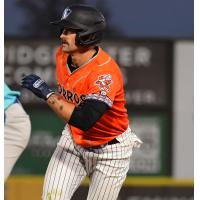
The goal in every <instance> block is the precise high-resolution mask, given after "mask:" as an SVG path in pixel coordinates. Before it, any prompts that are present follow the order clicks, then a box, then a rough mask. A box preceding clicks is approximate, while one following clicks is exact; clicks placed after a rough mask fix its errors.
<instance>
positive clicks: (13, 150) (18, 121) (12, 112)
mask: <svg viewBox="0 0 200 200" xmlns="http://www.w3.org/2000/svg"><path fill="white" fill-rule="evenodd" d="M19 96H20V93H19V92H18V91H12V90H10V88H9V87H8V86H7V85H6V83H4V182H5V181H6V179H7V177H8V176H9V175H10V173H11V171H12V168H13V166H14V164H15V163H16V161H17V159H18V158H19V156H20V155H21V153H22V152H23V150H24V149H25V147H26V146H27V144H28V141H29V138H30V133H31V123H30V119H29V116H28V115H27V114H26V112H25V111H24V109H23V107H22V105H21V104H20V102H19V100H18V97H19Z"/></svg>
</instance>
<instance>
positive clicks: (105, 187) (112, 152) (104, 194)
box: [102, 145, 114, 199]
mask: <svg viewBox="0 0 200 200" xmlns="http://www.w3.org/2000/svg"><path fill="white" fill-rule="evenodd" d="M111 149H112V145H111ZM113 153H114V152H113V149H112V158H111V159H113ZM110 162H112V161H110ZM110 170H112V169H111V168H110ZM111 174H112V172H111ZM108 185H109V181H108V182H107V186H105V188H106V189H107V191H109V190H110V189H108ZM111 188H112V186H111ZM109 193H110V192H109ZM105 194H106V195H107V192H106V191H104V195H103V197H102V199H105V197H104V196H105ZM108 196H109V194H108Z"/></svg>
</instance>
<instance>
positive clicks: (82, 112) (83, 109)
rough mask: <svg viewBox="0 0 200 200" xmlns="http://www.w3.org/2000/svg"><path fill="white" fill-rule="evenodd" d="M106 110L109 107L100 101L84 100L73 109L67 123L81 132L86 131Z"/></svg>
mask: <svg viewBox="0 0 200 200" xmlns="http://www.w3.org/2000/svg"><path fill="white" fill-rule="evenodd" d="M108 108H109V106H108V105H107V104H106V103H104V102H102V101H98V100H85V101H84V102H83V103H81V104H80V105H79V106H78V107H76V108H75V109H74V111H73V113H72V116H71V118H70V120H69V122H68V123H69V124H70V125H72V126H75V127H76V128H79V129H81V130H83V131H87V130H88V129H90V128H91V127H92V126H93V125H94V124H95V123H96V121H97V120H98V119H99V118H100V117H101V116H102V115H103V114H104V113H105V111H106V110H107V109H108Z"/></svg>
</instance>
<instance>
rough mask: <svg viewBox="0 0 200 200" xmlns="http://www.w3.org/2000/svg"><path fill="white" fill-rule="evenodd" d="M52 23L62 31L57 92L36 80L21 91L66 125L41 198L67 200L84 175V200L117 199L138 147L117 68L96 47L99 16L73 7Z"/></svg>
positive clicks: (32, 78)
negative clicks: (39, 100) (33, 96)
mask: <svg viewBox="0 0 200 200" xmlns="http://www.w3.org/2000/svg"><path fill="white" fill-rule="evenodd" d="M52 23H53V24H54V25H57V26H58V27H60V29H61V35H60V40H61V45H60V47H59V48H58V50H57V55H56V73H57V82H58V93H56V92H54V91H52V89H51V88H49V87H48V85H47V84H46V83H45V81H44V80H42V79H41V78H40V77H38V76H37V75H34V74H31V75H28V76H26V77H24V78H23V79H22V86H23V87H25V88H27V89H29V90H31V91H32V92H33V93H35V94H36V95H37V96H38V97H40V98H43V99H44V100H45V101H46V102H47V104H48V105H49V106H50V107H51V108H52V109H53V111H54V112H55V113H57V114H58V116H60V117H61V118H62V119H64V120H65V122H66V126H65V128H64V130H63V132H62V136H61V138H60V141H59V142H58V144H57V148H56V150H55V152H54V154H53V155H52V158H51V160H50V163H49V165H48V168H47V171H46V174H45V180H44V186H43V195H42V199H44V200H47V199H49V200H50V199H51V200H69V199H71V197H72V196H73V194H74V192H75V191H76V189H77V188H78V187H79V185H80V184H81V182H82V180H83V179H84V177H85V176H88V177H89V179H90V185H89V192H88V197H87V199H88V200H92V199H93V200H97V199H99V200H106V199H108V200H114V199H117V196H118V194H119V191H120V189H121V187H122V184H123V182H124V180H125V178H126V174H127V172H128V169H129V163H130V156H131V154H132V149H133V148H136V147H139V146H140V144H141V143H142V142H141V140H140V139H139V138H138V137H137V136H136V135H135V134H134V133H133V132H132V131H131V129H130V128H129V121H128V116H127V109H126V108H125V99H124V89H123V79H122V74H121V72H120V69H119V67H118V65H117V64H116V62H115V61H114V60H113V59H112V58H111V57H110V56H109V55H108V54H107V53H106V52H105V51H104V50H103V49H102V48H100V47H99V46H98V45H97V44H98V43H99V42H100V41H101V40H102V36H103V30H104V28H105V26H106V22H105V19H104V16H103V15H102V14H101V13H100V12H99V11H98V10H97V9H95V8H93V7H90V6H86V5H72V6H69V7H67V8H66V9H65V10H64V12H63V15H62V18H61V19H60V20H58V21H54V22H52Z"/></svg>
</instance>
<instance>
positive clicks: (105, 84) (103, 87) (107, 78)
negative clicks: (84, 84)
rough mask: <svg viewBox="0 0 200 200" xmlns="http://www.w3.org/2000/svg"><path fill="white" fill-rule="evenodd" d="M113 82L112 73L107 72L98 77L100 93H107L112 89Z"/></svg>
mask: <svg viewBox="0 0 200 200" xmlns="http://www.w3.org/2000/svg"><path fill="white" fill-rule="evenodd" d="M112 83H113V81H112V78H111V75H110V74H105V75H101V76H99V77H98V80H96V81H95V84H96V85H98V86H99V88H100V94H101V95H106V94H107V93H108V92H109V91H110V85H111V84H112Z"/></svg>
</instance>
